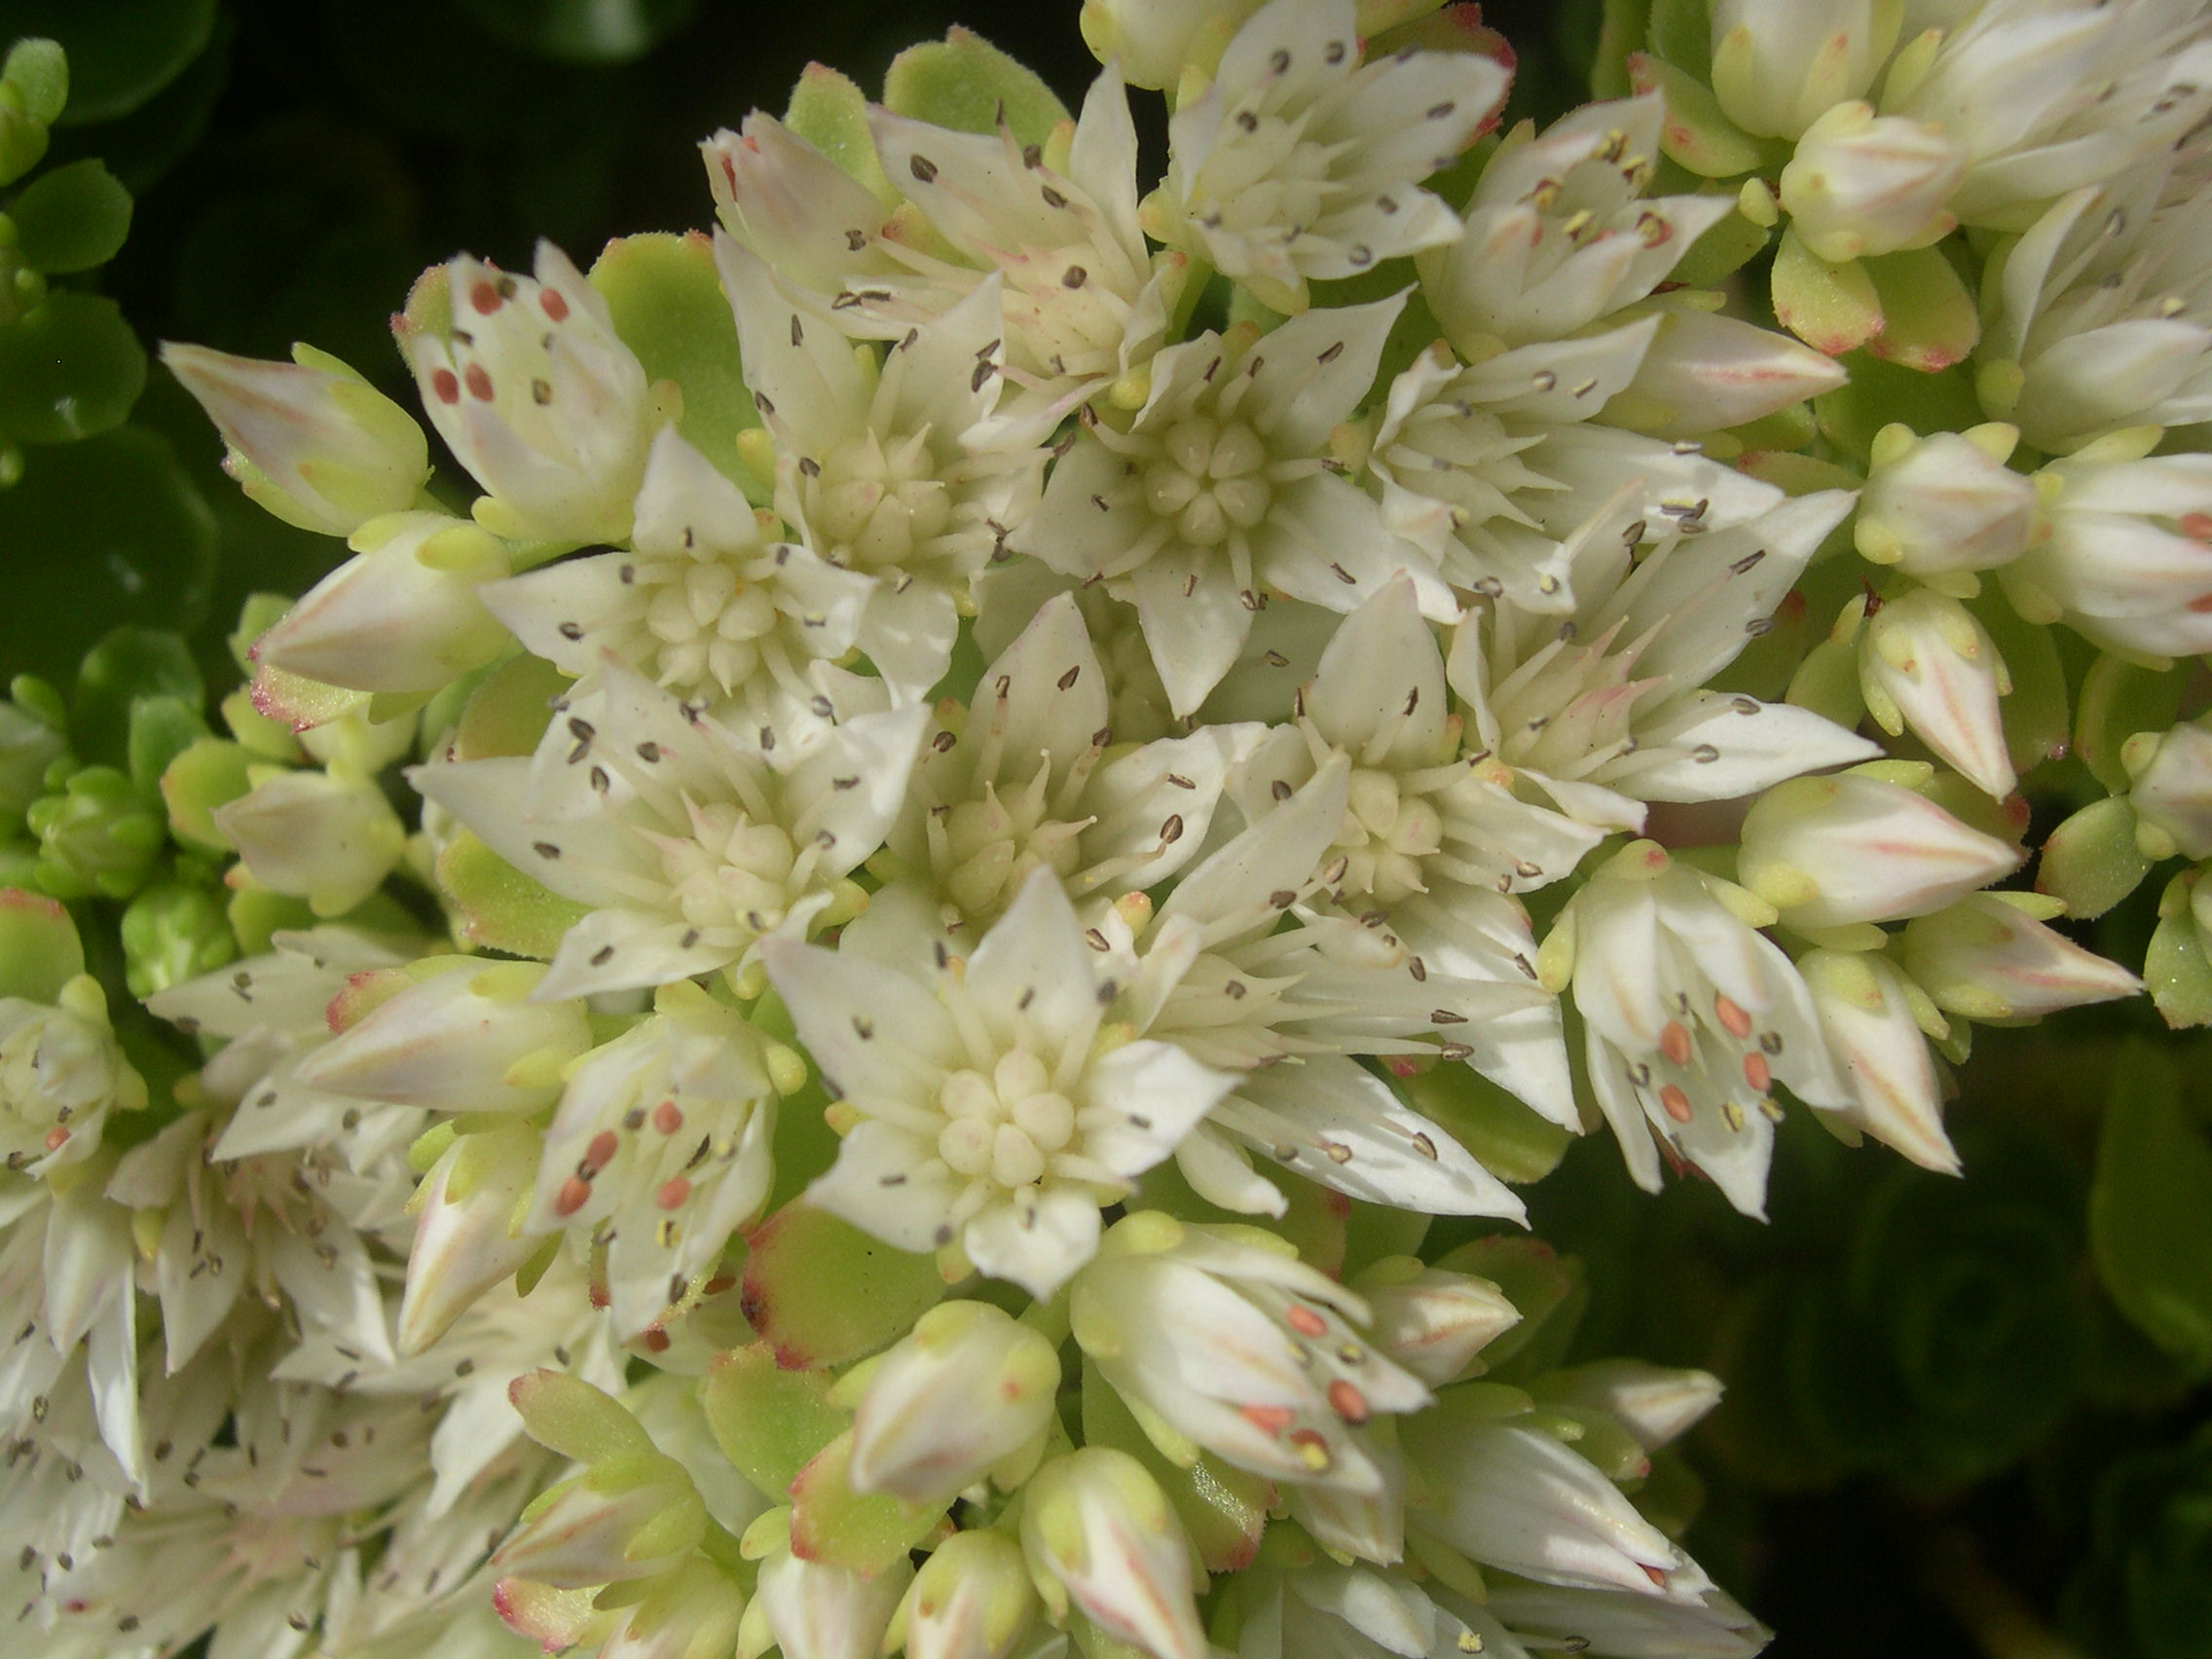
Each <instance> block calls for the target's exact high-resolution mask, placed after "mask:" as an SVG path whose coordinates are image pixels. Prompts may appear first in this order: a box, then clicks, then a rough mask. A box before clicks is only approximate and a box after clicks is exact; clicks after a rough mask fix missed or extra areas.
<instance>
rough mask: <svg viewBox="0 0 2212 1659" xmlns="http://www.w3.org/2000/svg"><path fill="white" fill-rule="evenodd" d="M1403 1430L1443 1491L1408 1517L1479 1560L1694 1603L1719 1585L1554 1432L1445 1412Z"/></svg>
mask: <svg viewBox="0 0 2212 1659" xmlns="http://www.w3.org/2000/svg"><path fill="white" fill-rule="evenodd" d="M1402 1436H1403V1438H1404V1440H1405V1443H1406V1448H1407V1452H1408V1454H1409V1456H1412V1457H1413V1458H1414V1460H1415V1461H1416V1463H1417V1464H1418V1465H1419V1468H1420V1469H1421V1471H1422V1473H1423V1475H1424V1477H1425V1478H1426V1480H1427V1483H1428V1488H1429V1491H1430V1492H1431V1493H1434V1494H1435V1496H1436V1498H1437V1502H1436V1504H1435V1506H1434V1507H1433V1508H1429V1509H1423V1510H1417V1511H1415V1512H1413V1515H1412V1516H1411V1517H1409V1519H1410V1520H1411V1521H1412V1522H1413V1523H1414V1524H1415V1525H1416V1526H1417V1527H1418V1528H1419V1530H1421V1531H1423V1532H1426V1533H1430V1534H1433V1535H1435V1536H1436V1537H1438V1538H1441V1539H1442V1540H1443V1541H1444V1542H1446V1543H1448V1544H1450V1545H1451V1546H1452V1547H1453V1548H1454V1549H1456V1550H1458V1551H1459V1552H1460V1553H1461V1554H1463V1555H1466V1556H1468V1557H1469V1558H1471V1559H1473V1560H1474V1561H1476V1562H1480V1563H1487V1564H1490V1565H1492V1566H1494V1567H1504V1568H1505V1569H1506V1570H1507V1571H1509V1572H1514V1573H1518V1574H1519V1575H1521V1576H1522V1577H1524V1578H1532V1579H1535V1580H1536V1581H1537V1582H1538V1583H1542V1584H1560V1585H1567V1586H1570V1587H1574V1588H1580V1589H1590V1590H1629V1591H1634V1592H1636V1593H1637V1594H1639V1595H1641V1596H1646V1597H1654V1598H1659V1599H1664V1600H1666V1601H1671V1602H1682V1603H1688V1604H1696V1603H1698V1601H1699V1600H1700V1599H1701V1598H1702V1596H1703V1595H1704V1593H1705V1592H1707V1591H1709V1590H1710V1589H1711V1588H1712V1584H1713V1581H1712V1580H1711V1579H1709V1578H1707V1577H1706V1576H1705V1574H1704V1572H1703V1571H1702V1570H1701V1569H1700V1568H1699V1567H1698V1566H1697V1564H1696V1563H1695V1562H1693V1561H1692V1560H1690V1558H1689V1557H1688V1555H1686V1554H1685V1553H1684V1552H1683V1551H1681V1550H1680V1549H1678V1548H1677V1546H1676V1545H1674V1544H1673V1543H1671V1542H1669V1541H1668V1539H1667V1536H1666V1534H1664V1533H1663V1532H1661V1531H1660V1530H1658V1529H1657V1528H1656V1527H1653V1526H1652V1525H1651V1523H1649V1522H1648V1521H1646V1520H1644V1519H1643V1517H1642V1516H1641V1515H1639V1514H1638V1513H1637V1512H1636V1509H1635V1506H1634V1505H1632V1504H1631V1503H1630V1502H1629V1500H1628V1499H1627V1498H1626V1497H1624V1496H1622V1495H1621V1493H1620V1491H1619V1489H1618V1488H1616V1487H1615V1486H1614V1485H1613V1484H1612V1483H1611V1482H1610V1481H1608V1480H1606V1479H1605V1477H1604V1475H1602V1474H1600V1473H1599V1472H1598V1470H1597V1468H1596V1466H1595V1465H1593V1464H1592V1463H1591V1462H1590V1461H1589V1460H1588V1459H1586V1458H1584V1457H1582V1456H1578V1455H1577V1454H1575V1453H1574V1452H1572V1451H1570V1450H1569V1449H1568V1448H1567V1447H1565V1446H1563V1445H1561V1444H1560V1443H1559V1442H1558V1441H1557V1440H1554V1439H1553V1438H1552V1437H1551V1436H1550V1435H1548V1434H1544V1433H1541V1432H1539V1431H1538V1430H1536V1429H1534V1428H1532V1427H1530V1426H1527V1425H1526V1424H1523V1423H1519V1422H1515V1421H1513V1420H1512V1419H1494V1418H1493V1419H1482V1418H1478V1417H1476V1416H1474V1415H1473V1414H1472V1413H1469V1412H1452V1411H1449V1410H1444V1411H1435V1412H1428V1413H1424V1414H1422V1415H1421V1416H1419V1417H1417V1418H1414V1419H1411V1420H1409V1421H1408V1422H1407V1423H1406V1424H1405V1425H1404V1427H1403V1430H1402Z"/></svg>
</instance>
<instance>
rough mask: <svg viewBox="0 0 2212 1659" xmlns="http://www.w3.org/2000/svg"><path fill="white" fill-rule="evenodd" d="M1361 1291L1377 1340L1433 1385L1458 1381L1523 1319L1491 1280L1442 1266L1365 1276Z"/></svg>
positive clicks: (1424, 1380)
mask: <svg viewBox="0 0 2212 1659" xmlns="http://www.w3.org/2000/svg"><path fill="white" fill-rule="evenodd" d="M1407 1260H1410V1258H1407ZM1378 1266H1379V1267H1381V1266H1383V1264H1378ZM1362 1294H1363V1295H1364V1296H1366V1298H1367V1306H1368V1309H1369V1311H1370V1312H1371V1313H1372V1314H1373V1319H1372V1321H1371V1323H1370V1326H1369V1329H1370V1331H1371V1332H1372V1333H1373V1335H1374V1338H1375V1343H1376V1346H1378V1347H1380V1348H1382V1350H1383V1352H1384V1353H1386V1354H1388V1355H1389V1356H1390V1357H1391V1358H1392V1359H1394V1360H1396V1361H1397V1362H1398V1363H1399V1364H1400V1365H1402V1366H1404V1367H1405V1368H1406V1369H1407V1370H1408V1371H1410V1372H1412V1373H1413V1374H1414V1375H1415V1376H1416V1377H1418V1378H1419V1379H1420V1380H1421V1381H1422V1382H1423V1383H1427V1384H1428V1385H1429V1386H1430V1387H1432V1388H1441V1387H1443V1386H1444V1385H1445V1384H1446V1383H1456V1382H1457V1381H1458V1380H1459V1379H1460V1378H1461V1377H1463V1376H1465V1375H1466V1374H1467V1368H1468V1367H1469V1366H1471V1365H1473V1364H1474V1362H1475V1358H1476V1356H1477V1355H1478V1354H1480V1353H1481V1352H1482V1350H1483V1349H1484V1348H1485V1347H1487V1346H1489V1345H1490V1343H1491V1342H1492V1340H1493V1338H1495V1337H1497V1336H1499V1335H1501V1334H1502V1333H1504V1332H1505V1331H1508V1330H1510V1329H1511V1328H1512V1327H1513V1326H1515V1325H1517V1324H1519V1323H1520V1322H1521V1312H1520V1309H1517V1308H1515V1307H1514V1306H1513V1304H1512V1303H1510V1302H1508V1301H1507V1300H1506V1299H1505V1293H1504V1292H1503V1291H1501V1290H1499V1289H1498V1288H1497V1286H1496V1285H1494V1284H1493V1283H1491V1282H1490V1280H1488V1279H1486V1278H1477V1277H1476V1276H1475V1275H1474V1274H1472V1273H1455V1272H1446V1271H1445V1270H1444V1269H1442V1268H1430V1267H1421V1268H1419V1272H1415V1273H1413V1274H1412V1275H1411V1276H1402V1275H1397V1274H1393V1275H1391V1276H1390V1277H1389V1278H1388V1279H1386V1280H1384V1281H1383V1282H1380V1283H1378V1282H1374V1281H1372V1280H1364V1281H1362Z"/></svg>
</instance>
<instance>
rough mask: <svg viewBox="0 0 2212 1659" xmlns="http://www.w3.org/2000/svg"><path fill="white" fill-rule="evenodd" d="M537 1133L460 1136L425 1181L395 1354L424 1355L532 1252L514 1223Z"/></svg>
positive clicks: (417, 1203)
mask: <svg viewBox="0 0 2212 1659" xmlns="http://www.w3.org/2000/svg"><path fill="white" fill-rule="evenodd" d="M538 1139H539V1136H538V1133H537V1131H536V1130H535V1129H532V1128H527V1127H522V1126H516V1127H512V1128H500V1129H493V1130H490V1131H488V1132H486V1133H482V1134H470V1135H459V1136H457V1137H455V1139H454V1142H453V1144H452V1145H451V1146H449V1147H447V1148H446V1150H445V1151H444V1152H443V1153H442V1154H440V1155H439V1157H438V1161H437V1162H435V1163H433V1164H432V1165H431V1166H430V1172H429V1173H428V1174H427V1175H425V1176H424V1177H423V1184H422V1186H420V1187H418V1188H417V1189H416V1192H415V1197H414V1198H413V1200H412V1201H411V1202H410V1203H409V1204H408V1208H410V1209H412V1210H413V1211H415V1213H416V1222H415V1243H414V1246H413V1247H412V1248H411V1249H410V1250H409V1251H408V1252H407V1285H406V1289H405V1291H404V1292H403V1293H402V1294H401V1296H400V1301H399V1344H398V1346H399V1352H400V1353H401V1354H403V1355H412V1354H418V1353H421V1352H422V1351H423V1350H424V1348H426V1347H428V1346H430V1345H431V1344H432V1343H434V1342H436V1341H437V1340H438V1339H439V1338H440V1337H442V1336H444V1335H445V1334H446V1332H447V1331H448V1330H449V1329H451V1328H452V1325H453V1322H454V1321H455V1320H456V1319H458V1318H460V1317H461V1314H463V1313H465V1312H467V1311H468V1309H470V1308H472V1307H474V1306H475V1304H476V1299H477V1298H478V1297H480V1296H482V1295H483V1294H484V1292H486V1291H487V1290H490V1289H491V1288H492V1287H493V1286H494V1285H496V1284H498V1283H499V1282H500V1281H501V1280H502V1279H505V1278H508V1277H510V1276H511V1275H512V1274H513V1273H514V1272H515V1270H516V1269H518V1268H520V1267H521V1266H522V1265H523V1264H524V1263H525V1262H527V1261H528V1260H530V1258H531V1256H532V1255H533V1254H534V1253H535V1251H536V1250H537V1248H538V1246H539V1241H538V1240H537V1239H536V1238H534V1237H532V1238H526V1237H523V1236H521V1235H520V1231H519V1229H518V1227H517V1225H516V1224H517V1223H518V1222H519V1221H520V1220H521V1218H522V1214H523V1211H524V1209H525V1207H526V1206H527V1204H528V1203H529V1201H530V1191H531V1182H532V1179H533V1178H534V1177H535V1174H536V1173H537V1144H538Z"/></svg>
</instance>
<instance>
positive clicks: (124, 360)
mask: <svg viewBox="0 0 2212 1659" xmlns="http://www.w3.org/2000/svg"><path fill="white" fill-rule="evenodd" d="M145 388H146V349H145V348H144V347H143V346H141V345H139V344H138V336H137V335H135V334H133V333H132V332H131V330H130V325H129V323H127V322H125V321H124V320H123V313H122V312H121V311H120V310H118V309H117V307H116V303H115V302H114V301H113V300H110V299H105V298H103V297H101V296H100V295H97V294H80V293H77V292H75V291H74V290H69V289H64V290H62V291H61V292H59V293H53V294H49V295H47V297H46V300H45V302H44V303H43V304H42V305H40V306H39V307H38V309H37V310H36V311H33V312H30V313H27V314H26V315H24V316H22V317H20V318H19V319H18V321H17V322H16V324H15V325H14V326H13V327H11V328H0V433H5V434H6V435H7V436H9V437H12V438H20V439H22V440H23V441H24V442H26V443H35V444H66V443H74V442H76V441H77V440H78V439H79V438H89V437H91V436H92V434H93V433H95V432H104V431H106V430H107V429H108V428H109V427H111V426H117V425H120V424H122V423H123V421H124V418H125V417H126V416H128V415H129V413H130V406H131V405H132V404H134V403H136V402H137V401H138V394H139V393H140V392H141V391H143V390H145Z"/></svg>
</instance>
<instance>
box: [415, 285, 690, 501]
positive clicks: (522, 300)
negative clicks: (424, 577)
mask: <svg viewBox="0 0 2212 1659" xmlns="http://www.w3.org/2000/svg"><path fill="white" fill-rule="evenodd" d="M445 284H446V299H447V301H448V303H449V305H450V307H451V321H450V323H449V325H448V327H447V329H446V330H445V331H444V332H433V331H430V330H427V329H424V328H423V327H422V326H420V325H419V324H417V323H415V322H412V321H410V320H408V319H407V318H405V317H402V318H401V319H400V321H399V322H398V324H397V325H396V329H397V333H398V336H399V346H400V350H402V351H404V352H405V353H406V356H407V361H408V364H409V366H410V367H412V368H413V369H414V371H415V380H416V384H417V385H418V386H419V387H421V388H422V393H423V407H424V409H425V410H427V411H428V413H429V417H430V424H432V425H434V426H436V427H437V429H438V435H439V436H440V437H442V438H444V439H445V441H446V442H447V444H449V445H450V446H451V447H452V449H453V452H454V454H455V455H457V456H459V457H460V458H461V464H462V465H464V466H466V467H467V468H468V470H469V471H470V472H471V473H473V474H474V475H475V478H476V482H477V483H479V484H481V485H482V486H483V487H484V489H485V491H486V493H487V495H488V496H489V497H490V499H489V500H488V501H484V502H480V503H479V504H478V505H477V507H476V509H475V510H476V516H477V518H478V520H479V522H481V523H482V524H483V525H484V526H485V528H486V529H488V530H491V531H493V532H495V533H496V534H498V535H504V536H508V537H510V538H512V539H515V540H523V541H540V540H542V541H566V542H571V543H574V542H583V541H611V540H618V539H620V538H621V537H622V536H624V535H627V534H628V532H629V529H630V503H631V500H632V498H634V497H635V496H636V495H637V493H638V482H639V480H640V478H642V477H643V476H644V473H645V446H646V445H647V443H648V442H650V440H651V438H652V433H653V428H654V426H655V425H657V424H658V422H657V421H656V420H655V419H654V417H653V411H652V408H651V404H650V400H649V398H648V396H647V388H646V386H645V370H644V369H643V368H641V367H640V366H639V363H638V359H637V357H636V356H635V355H634V354H633V353H632V352H631V350H630V348H629V347H627V346H625V345H623V344H622V342H621V340H620V339H619V338H617V337H616V335H615V333H614V324H613V319H612V315H611V313H609V312H608V306H607V301H606V300H605V299H603V298H601V296H600V293H599V290H598V289H596V288H594V287H593V286H592V285H591V284H590V283H589V282H587V281H585V280H584V278H583V274H582V273H581V272H579V271H578V270H577V269H576V268H575V267H574V266H573V265H572V264H571V263H570V262H569V257H568V255H566V254H564V253H563V252H562V251H561V250H560V249H559V248H557V247H555V246H554V245H553V244H552V243H551V242H539V243H538V244H537V261H536V276H535V278H532V277H529V276H512V275H510V274H508V273H506V272H503V271H500V270H498V269H497V268H496V267H494V266H491V265H487V264H484V263H482V262H481V261H478V260H475V259H471V258H470V257H469V256H468V255H466V254H461V255H457V256H456V257H455V258H454V259H453V260H452V261H451V262H450V263H449V264H448V265H447V266H446V267H445Z"/></svg>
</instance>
